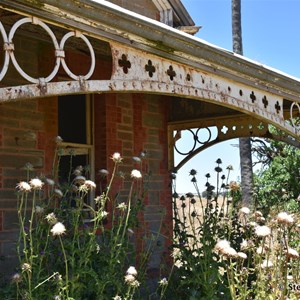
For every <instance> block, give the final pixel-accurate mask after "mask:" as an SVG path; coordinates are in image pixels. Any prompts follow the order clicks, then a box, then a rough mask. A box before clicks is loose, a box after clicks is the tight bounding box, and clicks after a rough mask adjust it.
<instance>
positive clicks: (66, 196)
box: [11, 143, 152, 300]
mask: <svg viewBox="0 0 300 300" xmlns="http://www.w3.org/2000/svg"><path fill="white" fill-rule="evenodd" d="M59 147H60V143H58V148H57V150H56V152H55V158H54V160H55V162H56V163H54V164H53V166H54V167H55V168H59V160H60V156H59V153H60V150H59ZM74 155H75V154H74ZM111 159H112V161H113V169H112V172H111V175H110V172H109V171H107V170H100V174H101V175H102V178H103V180H104V182H106V186H104V184H102V188H101V189H100V194H99V195H98V196H96V197H95V198H94V202H92V203H88V202H87V201H86V200H87V199H88V197H91V194H92V193H94V192H95V191H96V189H97V186H96V183H95V182H93V181H91V180H88V179H86V176H87V174H88V168H85V167H82V166H78V167H76V168H75V169H74V170H70V172H69V176H68V179H69V181H68V182H67V183H65V184H63V185H62V184H60V183H59V181H58V180H57V179H58V178H57V177H56V178H55V177H52V178H51V177H50V178H46V177H42V178H37V177H35V178H33V179H30V176H31V171H28V172H27V176H28V177H27V179H26V180H24V181H21V182H20V183H18V184H17V194H18V220H19V228H20V231H19V239H18V243H17V253H18V255H19V268H18V269H17V270H16V271H17V272H16V273H15V274H14V275H13V277H12V285H11V286H12V291H11V294H12V296H11V298H12V299H64V300H71V299H113V297H114V298H115V299H118V297H119V298H120V299H128V300H129V299H134V297H136V295H138V294H139V289H140V286H142V284H143V282H141V280H142V279H144V278H145V277H146V276H145V275H144V273H145V272H146V265H147V264H146V262H145V260H143V261H141V262H139V261H138V259H137V258H138V256H137V255H136V252H135V246H134V241H133V239H132V235H133V234H134V231H135V230H136V226H138V219H137V215H138V213H139V211H141V210H142V208H143V201H142V200H143V197H144V195H145V191H144V182H145V181H143V175H142V173H141V171H140V170H138V169H133V170H132V172H131V174H130V178H129V179H128V180H130V181H131V184H130V188H129V191H127V195H126V196H124V195H125V192H123V196H122V197H120V196H119V195H120V193H117V195H116V196H114V197H113V196H112V189H113V185H114V180H115V179H116V178H117V176H118V175H117V174H118V172H119V171H120V170H119V169H120V168H121V165H122V161H123V158H122V156H121V155H120V154H119V153H114V154H113V155H112V157H111ZM136 159H137V158H135V160H136ZM140 162H141V164H142V160H141V159H140ZM58 174H59V172H58V170H57V169H55V170H54V171H53V172H52V175H53V176H58ZM103 187H104V188H103ZM108 207H111V208H110V210H109V211H107V209H108ZM87 213H88V214H89V217H88V218H87V216H86V214H87ZM145 234H146V231H145ZM147 251H148V252H149V253H145V254H144V256H143V259H145V257H146V258H148V257H149V255H150V253H151V251H152V248H151V247H148V248H147ZM135 264H138V265H139V266H141V267H140V268H139V270H138V271H137V270H136V269H135V267H133V266H134V265H135ZM130 266H131V267H130ZM126 270H127V272H126V275H125V276H124V275H122V274H124V273H125V271H126ZM116 297H117V298H116Z"/></svg>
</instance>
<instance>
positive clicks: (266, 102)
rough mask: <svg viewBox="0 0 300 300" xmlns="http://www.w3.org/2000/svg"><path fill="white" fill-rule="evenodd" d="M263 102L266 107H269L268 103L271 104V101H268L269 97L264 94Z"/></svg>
mask: <svg viewBox="0 0 300 300" xmlns="http://www.w3.org/2000/svg"><path fill="white" fill-rule="evenodd" d="M262 103H263V104H264V108H267V106H268V104H269V101H268V99H267V97H266V96H264V97H263V98H262Z"/></svg>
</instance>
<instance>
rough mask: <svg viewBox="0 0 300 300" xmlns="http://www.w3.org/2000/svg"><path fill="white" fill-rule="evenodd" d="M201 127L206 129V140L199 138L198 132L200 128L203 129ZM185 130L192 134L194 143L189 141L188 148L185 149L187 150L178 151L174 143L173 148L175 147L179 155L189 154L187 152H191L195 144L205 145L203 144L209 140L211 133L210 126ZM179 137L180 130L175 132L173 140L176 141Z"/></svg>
mask: <svg viewBox="0 0 300 300" xmlns="http://www.w3.org/2000/svg"><path fill="white" fill-rule="evenodd" d="M203 129H205V130H207V133H208V137H207V139H206V140H204V141H201V140H200V136H199V133H200V130H203ZM186 131H188V132H190V133H191V134H192V136H193V141H194V143H191V147H190V150H189V151H187V152H182V151H179V150H178V148H177V146H176V143H175V144H174V148H175V150H176V152H177V153H178V154H180V155H189V154H191V153H192V152H193V151H194V150H195V149H196V146H197V144H200V145H202V146H203V145H205V144H207V143H208V142H210V141H211V136H212V133H211V130H210V128H208V127H205V128H198V129H197V130H196V131H193V130H192V129H186ZM180 138H181V131H177V133H176V135H175V137H174V140H175V142H176V141H177V140H179V139H180ZM190 142H191V141H190Z"/></svg>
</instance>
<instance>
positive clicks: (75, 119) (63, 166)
mask: <svg viewBox="0 0 300 300" xmlns="http://www.w3.org/2000/svg"><path fill="white" fill-rule="evenodd" d="M92 105H93V103H92V99H91V98H90V97H89V96H87V95H68V96H60V97H59V98H58V135H59V136H60V137H61V138H62V139H63V143H62V149H63V151H61V152H60V161H59V173H58V175H59V182H60V184H61V185H65V184H66V183H68V182H70V180H73V179H74V178H75V176H76V174H74V173H73V171H74V170H75V168H76V167H78V166H82V167H83V170H84V171H83V174H82V176H85V177H86V178H87V179H91V180H94V147H93V131H92V128H93V118H92ZM91 194H92V193H91ZM93 196H94V195H90V196H89V197H88V199H86V201H87V202H88V204H90V203H92V202H91V201H90V200H91V198H92V197H93ZM70 201H72V199H70ZM71 205H72V203H71Z"/></svg>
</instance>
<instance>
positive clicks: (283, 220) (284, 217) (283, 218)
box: [276, 212, 295, 225]
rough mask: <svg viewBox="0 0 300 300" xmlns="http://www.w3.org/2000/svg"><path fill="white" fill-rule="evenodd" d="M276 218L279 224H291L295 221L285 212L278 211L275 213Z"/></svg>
mask: <svg viewBox="0 0 300 300" xmlns="http://www.w3.org/2000/svg"><path fill="white" fill-rule="evenodd" d="M276 220H277V222H278V223H279V224H284V225H292V224H294V222H295V220H294V218H293V217H292V216H291V215H290V214H288V213H286V212H280V213H279V214H278V215H277V217H276Z"/></svg>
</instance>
